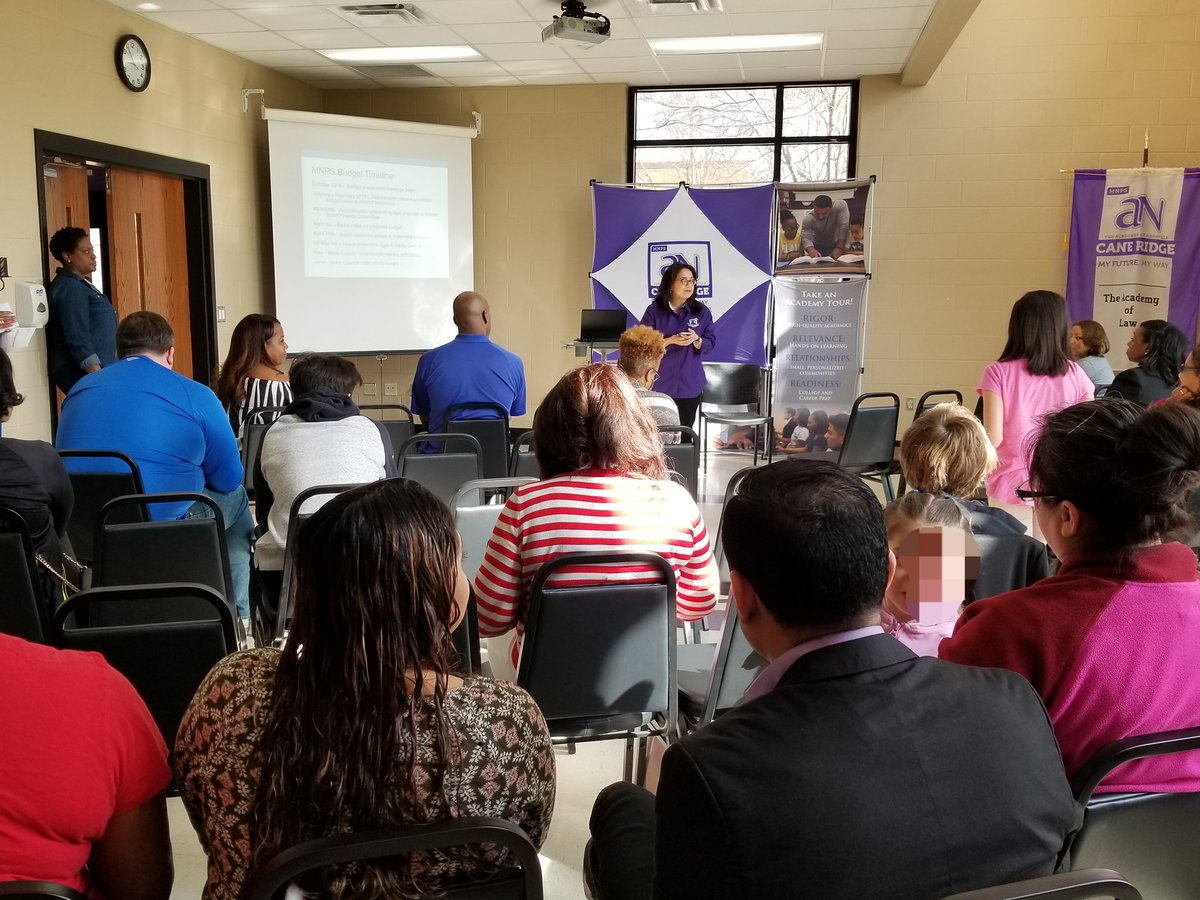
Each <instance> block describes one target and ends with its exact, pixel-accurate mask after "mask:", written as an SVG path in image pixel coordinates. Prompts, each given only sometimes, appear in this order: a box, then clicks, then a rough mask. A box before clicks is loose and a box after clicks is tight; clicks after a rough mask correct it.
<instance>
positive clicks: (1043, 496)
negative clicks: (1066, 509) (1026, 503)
mask: <svg viewBox="0 0 1200 900" xmlns="http://www.w3.org/2000/svg"><path fill="white" fill-rule="evenodd" d="M1013 493H1014V494H1016V495H1017V496H1018V497H1019V498H1020V499H1022V500H1054V501H1061V500H1066V499H1067V498H1066V497H1062V496H1060V495H1058V494H1053V493H1051V492H1050V491H1035V490H1033V488H1032V487H1031V483H1030V482H1028V481H1026V482H1024V483H1023V484H1022V485H1021V486H1020V487H1019V488H1017V489H1016V490H1015V491H1013Z"/></svg>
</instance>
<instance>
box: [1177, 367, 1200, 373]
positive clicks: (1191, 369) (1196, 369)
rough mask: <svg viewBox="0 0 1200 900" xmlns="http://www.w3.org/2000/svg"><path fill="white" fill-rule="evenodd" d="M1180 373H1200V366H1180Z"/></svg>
mask: <svg viewBox="0 0 1200 900" xmlns="http://www.w3.org/2000/svg"><path fill="white" fill-rule="evenodd" d="M1179 371H1180V372H1200V366H1180V367H1179Z"/></svg>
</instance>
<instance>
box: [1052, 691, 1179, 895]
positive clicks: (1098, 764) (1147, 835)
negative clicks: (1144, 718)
mask: <svg viewBox="0 0 1200 900" xmlns="http://www.w3.org/2000/svg"><path fill="white" fill-rule="evenodd" d="M1197 718H1200V713H1198V715H1197ZM1196 751H1200V728H1185V729H1180V730H1177V731H1163V732H1158V733H1156V734H1145V735H1137V736H1134V737H1129V738H1125V739H1124V740H1120V741H1116V742H1114V743H1112V744H1109V745H1108V746H1106V747H1103V748H1101V749H1100V750H1098V751H1096V753H1095V754H1094V755H1093V756H1092V758H1091V759H1089V760H1088V761H1087V762H1086V763H1084V764H1083V766H1082V767H1080V769H1079V771H1078V772H1076V773H1075V777H1074V778H1072V779H1071V789H1072V790H1073V791H1074V793H1075V799H1076V800H1077V801H1078V802H1080V803H1082V804H1085V805H1086V807H1087V809H1086V811H1085V813H1084V817H1083V827H1082V828H1081V829H1080V830H1079V832H1078V833H1077V834H1076V835H1075V841H1074V843H1073V844H1072V845H1071V867H1072V868H1073V869H1087V868H1089V867H1095V866H1111V867H1113V868H1115V869H1117V870H1119V871H1120V872H1121V874H1122V875H1124V876H1125V877H1126V878H1128V879H1129V880H1130V881H1132V882H1134V883H1135V884H1137V885H1138V886H1139V888H1140V889H1141V890H1142V891H1144V892H1145V894H1146V896H1147V897H1152V898H1155V900H1185V898H1188V900H1191V898H1195V897H1196V896H1197V890H1198V889H1200V854H1198V853H1197V852H1196V847H1197V846H1198V845H1200V793H1171V794H1148V793H1136V794H1129V793H1119V794H1118V793H1103V794H1097V793H1095V791H1096V788H1097V787H1098V786H1099V784H1100V782H1101V781H1103V780H1104V778H1105V776H1107V775H1108V774H1109V773H1110V772H1112V771H1113V770H1114V769H1116V768H1117V767H1118V766H1121V765H1123V764H1124V763H1127V762H1132V761H1133V760H1139V759H1150V758H1152V757H1157V756H1165V755H1167V754H1174V753H1189V752H1196Z"/></svg>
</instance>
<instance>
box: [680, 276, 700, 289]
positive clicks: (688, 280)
mask: <svg viewBox="0 0 1200 900" xmlns="http://www.w3.org/2000/svg"><path fill="white" fill-rule="evenodd" d="M676 280H677V281H678V282H679V283H680V284H682V285H683V286H684V287H691V286H692V285H693V284H695V283H696V279H695V278H686V277H685V278H678V279H676Z"/></svg>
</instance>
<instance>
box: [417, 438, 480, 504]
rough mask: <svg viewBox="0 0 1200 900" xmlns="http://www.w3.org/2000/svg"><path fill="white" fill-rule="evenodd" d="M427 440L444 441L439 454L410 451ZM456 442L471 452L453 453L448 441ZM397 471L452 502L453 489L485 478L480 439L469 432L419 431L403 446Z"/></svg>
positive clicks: (442, 498)
mask: <svg viewBox="0 0 1200 900" xmlns="http://www.w3.org/2000/svg"><path fill="white" fill-rule="evenodd" d="M426 441H442V442H444V443H443V446H442V449H441V452H439V453H409V452H408V451H409V449H410V448H415V447H417V446H418V445H420V444H423V443H425V442H426ZM449 443H454V444H456V445H457V446H461V447H466V448H467V450H468V451H469V452H459V451H455V452H451V451H450V450H449V448H448V447H447V446H446V444H449ZM396 471H397V472H398V473H399V475H400V476H401V477H402V478H408V479H410V480H412V481H415V482H417V483H418V484H420V485H423V486H424V487H427V488H428V489H429V490H430V491H431V492H432V493H433V494H434V495H435V496H437V497H438V498H439V499H440V500H441V501H442V502H443V503H449V502H450V500H451V499H452V498H453V497H454V492H455V491H457V490H458V489H459V488H460V487H462V486H463V485H464V484H466V483H467V482H468V481H475V480H476V479H479V478H482V477H483V474H482V472H483V449H482V448H481V447H480V446H479V441H477V440H476V439H475V438H474V437H472V436H471V435H469V434H451V433H449V432H439V433H436V434H431V433H425V434H416V435H413V436H412V437H410V438H409V439H408V440H407V441H405V442H404V443H403V444H401V445H400V449H399V451H398V453H397V455H396Z"/></svg>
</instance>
